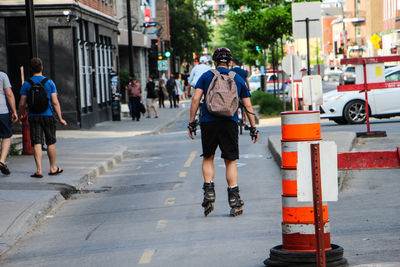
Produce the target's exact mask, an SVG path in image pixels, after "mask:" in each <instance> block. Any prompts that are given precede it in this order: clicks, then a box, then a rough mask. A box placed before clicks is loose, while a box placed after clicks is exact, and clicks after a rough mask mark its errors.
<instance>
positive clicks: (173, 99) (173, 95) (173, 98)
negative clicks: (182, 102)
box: [168, 92, 176, 108]
mask: <svg viewBox="0 0 400 267" xmlns="http://www.w3.org/2000/svg"><path fill="white" fill-rule="evenodd" d="M168 95H169V104H170V106H169V107H170V108H172V102H174V108H176V95H175V92H168Z"/></svg>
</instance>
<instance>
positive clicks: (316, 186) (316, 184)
mask: <svg viewBox="0 0 400 267" xmlns="http://www.w3.org/2000/svg"><path fill="white" fill-rule="evenodd" d="M319 154H320V153H319V144H311V170H312V183H313V203H314V218H315V224H314V225H315V238H316V244H317V248H316V258H317V266H318V267H326V258H325V249H324V248H325V245H324V225H325V223H324V220H323V216H322V212H323V211H322V189H321V168H320V155H319Z"/></svg>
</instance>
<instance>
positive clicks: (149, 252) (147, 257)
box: [139, 248, 156, 264]
mask: <svg viewBox="0 0 400 267" xmlns="http://www.w3.org/2000/svg"><path fill="white" fill-rule="evenodd" d="M154 252H156V250H155V249H153V248H147V249H145V250H144V252H143V254H142V257H141V258H140V260H139V264H146V263H150V262H151V258H152V257H153V255H154Z"/></svg>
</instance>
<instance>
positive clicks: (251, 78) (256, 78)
mask: <svg viewBox="0 0 400 267" xmlns="http://www.w3.org/2000/svg"><path fill="white" fill-rule="evenodd" d="M260 77H261V76H259V75H257V76H251V77H250V79H249V82H251V83H254V82H260Z"/></svg>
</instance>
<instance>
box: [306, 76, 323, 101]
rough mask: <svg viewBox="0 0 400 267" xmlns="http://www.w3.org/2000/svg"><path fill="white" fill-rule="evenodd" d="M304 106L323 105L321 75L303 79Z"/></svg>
mask: <svg viewBox="0 0 400 267" xmlns="http://www.w3.org/2000/svg"><path fill="white" fill-rule="evenodd" d="M302 85H303V103H304V105H308V106H314V105H322V79H321V75H308V76H304V77H303V79H302Z"/></svg>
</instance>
